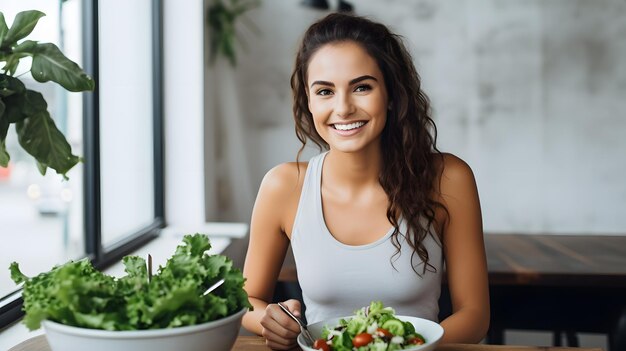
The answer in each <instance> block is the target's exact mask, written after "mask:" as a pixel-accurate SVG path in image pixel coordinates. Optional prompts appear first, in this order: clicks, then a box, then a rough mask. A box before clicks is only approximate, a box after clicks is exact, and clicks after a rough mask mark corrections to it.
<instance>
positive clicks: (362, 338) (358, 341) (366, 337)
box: [352, 333, 374, 347]
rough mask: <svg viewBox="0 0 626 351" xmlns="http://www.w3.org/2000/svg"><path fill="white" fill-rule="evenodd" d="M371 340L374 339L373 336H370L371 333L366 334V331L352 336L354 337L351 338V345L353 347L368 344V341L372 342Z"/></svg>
mask: <svg viewBox="0 0 626 351" xmlns="http://www.w3.org/2000/svg"><path fill="white" fill-rule="evenodd" d="M372 340H374V338H373V337H372V334H368V333H361V334H357V335H355V336H354V339H352V346H354V347H361V346H365V345H367V344H369V343H370V342H372Z"/></svg>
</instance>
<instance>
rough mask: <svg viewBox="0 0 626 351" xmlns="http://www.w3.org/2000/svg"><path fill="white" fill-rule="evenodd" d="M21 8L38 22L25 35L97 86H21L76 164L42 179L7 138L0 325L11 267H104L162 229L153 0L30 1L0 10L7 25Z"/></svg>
mask: <svg viewBox="0 0 626 351" xmlns="http://www.w3.org/2000/svg"><path fill="white" fill-rule="evenodd" d="M30 9H38V10H40V11H42V12H45V13H46V17H43V18H42V19H41V20H40V23H39V24H38V26H37V27H36V29H35V32H33V34H32V35H31V36H30V37H29V39H30V38H33V39H35V40H38V41H41V42H52V43H55V44H56V45H57V46H59V47H60V48H61V50H62V51H63V52H64V53H65V55H66V56H68V57H69V58H70V59H72V60H73V61H75V62H77V63H78V64H79V65H80V66H81V67H83V69H84V70H85V71H86V72H88V73H89V74H90V75H92V77H94V79H95V81H96V89H95V91H94V92H90V93H82V94H81V93H68V92H66V91H65V90H63V89H62V88H58V87H57V86H56V84H55V83H46V84H43V85H42V84H40V83H36V82H33V84H32V85H31V86H30V88H31V89H33V90H37V91H40V92H42V94H44V96H45V98H46V100H47V102H48V104H49V110H50V112H51V115H52V116H53V118H54V119H55V122H56V123H57V126H58V127H59V129H61V130H62V131H63V132H64V134H65V136H66V137H67V139H68V141H69V142H70V144H71V145H72V149H73V151H74V153H75V154H77V155H80V156H82V157H83V158H84V159H85V162H84V163H81V164H79V165H77V166H75V167H74V169H72V170H71V171H70V173H68V176H69V178H70V180H69V181H67V182H64V181H62V179H61V177H60V176H58V175H56V174H54V172H50V171H49V172H48V174H47V175H46V176H45V177H44V176H41V175H40V174H39V173H38V170H37V167H36V164H35V161H34V160H33V159H32V157H30V156H29V155H27V154H26V153H25V152H23V151H22V150H21V148H20V147H19V145H18V144H17V140H16V137H15V136H14V134H15V133H14V132H13V131H10V132H9V135H10V138H8V140H7V148H8V151H9V153H10V154H11V164H10V166H9V168H7V169H4V168H0V221H1V223H2V225H1V226H0V240H1V243H0V328H1V327H3V326H5V325H7V324H9V323H11V322H13V321H14V320H15V319H17V318H18V317H19V316H20V314H21V313H20V309H21V298H20V297H19V295H20V294H19V290H16V286H15V284H14V283H13V282H12V281H11V280H10V276H9V270H8V266H9V264H10V262H12V261H16V262H18V263H20V267H21V268H22V270H23V271H24V272H25V273H26V274H27V275H34V274H37V273H39V272H41V271H47V270H49V269H50V268H52V267H53V266H54V265H55V264H60V263H63V262H66V261H68V260H70V259H78V258H82V257H89V258H90V259H91V260H92V261H93V263H94V265H95V266H96V267H99V268H103V267H105V266H107V265H109V264H111V263H114V262H116V261H117V260H119V258H120V257H121V256H123V255H125V254H127V253H129V252H130V251H132V250H134V249H135V248H137V247H138V246H140V245H142V244H144V243H146V242H147V241H148V240H150V239H152V238H154V237H155V236H156V234H157V230H158V229H159V228H160V227H162V226H163V223H164V218H163V158H162V155H163V150H162V116H161V100H162V99H161V61H160V59H161V46H162V45H161V26H162V20H161V2H160V1H152V0H142V1H133V2H125V1H121V0H107V1H93V2H92V1H81V0H59V1H56V2H55V1H50V0H29V1H20V2H15V3H11V4H7V5H5V6H3V9H2V12H3V13H4V14H5V18H6V20H7V22H9V23H8V24H9V25H10V22H11V21H12V19H13V18H14V16H15V14H17V13H18V12H20V11H23V10H30ZM28 68H29V67H25V68H24V67H20V69H23V70H27V69H28ZM26 76H29V73H27V74H25V75H24V76H22V77H21V78H25V77H26Z"/></svg>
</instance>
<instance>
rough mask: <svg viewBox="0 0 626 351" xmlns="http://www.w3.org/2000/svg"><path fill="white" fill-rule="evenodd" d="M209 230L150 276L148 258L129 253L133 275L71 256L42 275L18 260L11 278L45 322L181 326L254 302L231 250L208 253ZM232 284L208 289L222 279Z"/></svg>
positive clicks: (35, 318) (35, 324)
mask: <svg viewBox="0 0 626 351" xmlns="http://www.w3.org/2000/svg"><path fill="white" fill-rule="evenodd" d="M210 248H211V244H210V242H209V238H208V237H207V236H206V235H202V234H194V235H185V236H184V238H183V244H182V245H179V246H178V247H177V248H176V252H175V253H174V254H173V255H172V257H171V258H169V259H168V261H167V263H166V264H165V267H159V270H158V273H157V274H155V275H153V276H152V279H151V280H150V281H148V272H147V268H146V262H145V260H144V259H143V258H141V257H138V256H126V257H124V258H123V259H122V262H123V263H124V266H125V272H126V275H125V276H123V277H121V278H115V277H112V276H109V275H107V274H104V273H102V272H100V271H98V270H96V269H95V268H94V267H93V266H92V265H91V262H90V261H89V260H87V259H83V260H80V261H70V262H68V263H66V264H64V265H61V266H57V267H54V268H53V269H52V270H51V271H49V272H45V273H41V274H39V275H37V276H35V277H32V278H31V277H27V276H25V275H24V274H22V272H21V271H20V269H19V265H18V264H17V263H15V262H13V263H12V264H11V267H10V270H11V278H12V279H13V281H15V283H17V284H20V283H24V289H23V292H22V297H23V298H24V307H23V309H24V311H25V312H26V316H25V317H24V321H23V322H24V324H26V327H28V329H30V330H34V329H38V328H39V327H40V326H41V321H42V320H44V319H48V320H52V321H55V322H58V323H61V324H65V325H70V326H75V327H82V328H91V329H104V330H141V329H159V328H173V327H180V326H187V325H194V324H200V323H204V322H208V321H212V320H216V319H220V318H223V317H226V316H230V315H232V314H234V313H236V312H238V311H241V310H242V309H243V308H246V307H247V308H250V307H252V306H251V305H250V303H249V302H248V295H247V294H246V291H245V290H244V289H243V284H244V278H243V275H242V274H241V271H240V270H238V269H236V268H234V267H233V263H232V261H231V260H230V259H229V258H227V257H226V256H223V255H208V254H207V253H206V251H208V250H209V249H210ZM221 278H224V284H222V285H221V286H220V287H219V288H218V289H216V290H214V291H213V292H211V293H210V294H207V295H203V292H204V291H205V290H206V289H207V288H208V287H209V286H211V285H212V284H213V283H215V282H216V281H218V280H220V279H221Z"/></svg>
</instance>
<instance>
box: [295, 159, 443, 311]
mask: <svg viewBox="0 0 626 351" xmlns="http://www.w3.org/2000/svg"><path fill="white" fill-rule="evenodd" d="M326 154H327V152H326V153H323V154H320V155H317V156H314V157H313V158H312V159H311V160H310V161H309V165H308V168H307V170H306V174H305V178H304V184H303V186H302V193H301V195H300V202H299V204H298V209H297V213H296V217H295V220H294V224H293V230H292V234H291V246H292V250H293V254H294V259H295V263H296V269H297V272H298V282H299V283H300V287H301V288H302V297H303V300H304V304H305V307H306V311H305V315H306V319H307V322H308V323H315V322H319V321H322V320H325V319H329V318H334V317H343V316H350V315H352V314H354V311H355V310H357V309H359V308H361V307H363V306H368V305H369V304H370V302H371V301H382V302H383V304H384V305H385V306H389V307H392V308H394V309H395V311H396V314H398V315H406V316H415V317H421V318H426V319H430V320H432V321H435V322H437V321H438V316H437V315H438V313H439V304H438V301H439V294H440V289H441V275H442V269H443V255H442V250H441V243H440V242H439V239H436V235H428V236H427V237H426V239H425V241H424V246H425V248H426V249H427V250H428V254H429V263H430V264H431V265H432V266H434V267H435V269H436V271H434V270H433V269H432V267H427V269H426V271H425V272H423V268H424V267H423V265H424V263H423V262H422V261H421V259H420V258H419V256H418V255H417V254H415V256H414V259H413V265H414V266H415V271H417V272H419V273H420V275H421V276H419V275H417V274H416V273H415V271H414V270H413V267H412V266H411V254H412V249H411V247H410V246H409V244H408V243H407V242H406V240H405V237H404V234H403V233H406V225H405V223H404V221H402V220H401V221H400V233H398V239H399V240H400V245H401V251H400V254H396V255H395V256H394V254H395V253H396V251H397V250H396V248H395V247H394V246H393V241H392V238H391V234H392V233H393V230H394V228H393V226H392V227H391V228H390V229H389V231H388V232H387V233H386V234H385V235H384V236H383V237H381V238H380V239H378V240H376V241H374V242H372V243H370V244H366V245H357V246H355V245H346V244H343V243H341V242H340V241H338V240H337V239H335V237H333V235H332V234H331V233H330V231H329V229H328V227H327V226H326V222H325V220H324V214H323V212H322V196H321V177H322V166H323V163H324V157H325V156H326ZM431 233H434V229H433V228H432V227H431ZM392 263H393V266H392ZM394 267H395V268H394ZM422 272H423V273H422Z"/></svg>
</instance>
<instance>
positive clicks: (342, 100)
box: [335, 94, 356, 117]
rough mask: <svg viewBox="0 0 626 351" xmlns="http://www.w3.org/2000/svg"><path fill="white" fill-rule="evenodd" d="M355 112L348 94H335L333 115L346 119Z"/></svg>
mask: <svg viewBox="0 0 626 351" xmlns="http://www.w3.org/2000/svg"><path fill="white" fill-rule="evenodd" d="M355 110H356V108H355V106H354V101H352V96H351V95H350V94H337V99H336V102H335V114H337V116H339V117H348V116H350V115H351V114H352V113H354V111H355Z"/></svg>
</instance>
